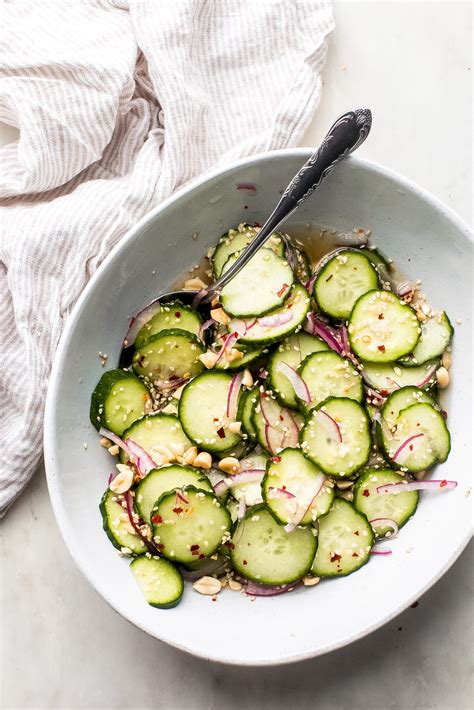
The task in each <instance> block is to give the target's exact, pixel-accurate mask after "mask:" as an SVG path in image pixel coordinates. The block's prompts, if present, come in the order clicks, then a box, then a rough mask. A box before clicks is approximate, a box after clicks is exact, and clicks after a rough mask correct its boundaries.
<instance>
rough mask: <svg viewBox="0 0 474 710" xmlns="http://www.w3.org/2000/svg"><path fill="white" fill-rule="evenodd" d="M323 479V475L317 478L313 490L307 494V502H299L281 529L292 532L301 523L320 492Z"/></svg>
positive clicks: (324, 478) (324, 479)
mask: <svg viewBox="0 0 474 710" xmlns="http://www.w3.org/2000/svg"><path fill="white" fill-rule="evenodd" d="M325 481H326V477H325V476H321V477H320V478H318V479H317V481H316V483H315V490H313V491H311V492H310V495H309V496H308V498H309V503H303V504H299V505H298V506H297V508H296V512H295V514H294V516H293V517H292V519H291V520H290V522H289V523H287V524H286V525H285V526H284V528H283V529H284V531H285V532H286V533H291V532H293V530H294V529H295V528H296V527H297V526H298V525H299V524H300V523H301V521H302V520H303V518H304V516H305V515H306V513H307V512H308V510H310V508H311V506H312V505H313V503H314V500H315V498H316V497H317V496H318V495H319V494H320V492H321V489H322V487H323V486H324V482H325Z"/></svg>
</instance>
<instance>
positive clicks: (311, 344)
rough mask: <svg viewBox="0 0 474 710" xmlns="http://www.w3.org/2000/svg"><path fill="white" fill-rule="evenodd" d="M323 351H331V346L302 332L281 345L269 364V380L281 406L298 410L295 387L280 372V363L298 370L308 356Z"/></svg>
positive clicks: (291, 336)
mask: <svg viewBox="0 0 474 710" xmlns="http://www.w3.org/2000/svg"><path fill="white" fill-rule="evenodd" d="M323 350H329V346H328V345H326V343H325V342H324V341H323V340H321V338H317V337H315V336H313V335H309V334H308V333H303V332H302V331H300V332H299V333H295V334H294V335H290V337H289V338H286V340H284V341H283V342H282V343H280V345H279V346H278V348H277V349H276V350H275V352H274V353H273V354H272V355H271V357H270V359H269V362H268V380H269V382H270V386H271V388H272V389H273V391H274V392H275V394H276V396H277V398H278V400H279V402H280V404H282V405H283V406H285V407H290V408H291V409H298V402H297V400H296V395H295V390H294V389H293V385H292V384H291V382H290V381H289V379H288V378H287V377H286V376H285V375H283V374H282V373H281V372H279V370H278V365H279V363H281V362H284V363H286V364H287V365H289V366H290V367H292V368H293V369H294V370H297V369H298V367H299V366H300V365H301V363H302V361H303V360H304V359H305V358H306V357H307V356H308V355H310V354H311V353H316V352H321V351H323Z"/></svg>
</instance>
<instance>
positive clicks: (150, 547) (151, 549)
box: [124, 491, 158, 555]
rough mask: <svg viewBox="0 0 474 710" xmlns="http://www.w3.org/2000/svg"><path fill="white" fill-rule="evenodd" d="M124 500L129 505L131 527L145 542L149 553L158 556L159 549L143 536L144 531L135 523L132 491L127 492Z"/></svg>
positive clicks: (128, 512)
mask: <svg viewBox="0 0 474 710" xmlns="http://www.w3.org/2000/svg"><path fill="white" fill-rule="evenodd" d="M124 498H125V503H126V505H127V514H128V519H129V520H130V524H131V526H132V527H133V529H134V530H135V532H136V534H137V535H138V537H139V538H140V539H141V540H143V542H144V543H145V545H146V547H147V549H148V551H149V552H151V553H152V554H153V555H157V554H158V550H157V548H156V547H155V545H154V544H153V543H152V542H150V540H148V539H147V538H146V537H145V536H144V535H143V533H142V531H141V530H140V528H139V527H138V525H137V524H136V523H135V520H134V518H133V501H132V495H131V493H130V491H127V492H126V493H125V494H124Z"/></svg>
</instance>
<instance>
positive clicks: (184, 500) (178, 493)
mask: <svg viewBox="0 0 474 710" xmlns="http://www.w3.org/2000/svg"><path fill="white" fill-rule="evenodd" d="M176 498H177V499H178V500H180V501H181V502H182V503H185V504H186V505H187V504H188V503H189V500H188V498H186V496H185V495H184V494H183V493H181V491H180V490H177V491H176Z"/></svg>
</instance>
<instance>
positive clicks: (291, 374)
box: [276, 361, 311, 404]
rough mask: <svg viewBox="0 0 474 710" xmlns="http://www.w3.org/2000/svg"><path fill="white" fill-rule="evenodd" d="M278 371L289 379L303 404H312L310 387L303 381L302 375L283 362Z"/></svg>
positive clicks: (278, 366) (279, 364)
mask: <svg viewBox="0 0 474 710" xmlns="http://www.w3.org/2000/svg"><path fill="white" fill-rule="evenodd" d="M276 369H277V371H278V372H281V373H282V375H285V377H287V378H288V379H289V381H290V383H291V385H292V387H293V389H294V391H295V394H296V396H297V397H299V399H301V400H302V401H303V402H306V404H309V403H310V402H311V394H310V392H309V389H308V385H307V384H306V382H305V381H304V380H303V378H302V377H301V375H299V374H298V372H296V370H295V369H294V368H293V367H291V366H290V365H288V363H286V362H282V361H280V362H279V363H278V365H277V368H276Z"/></svg>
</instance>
